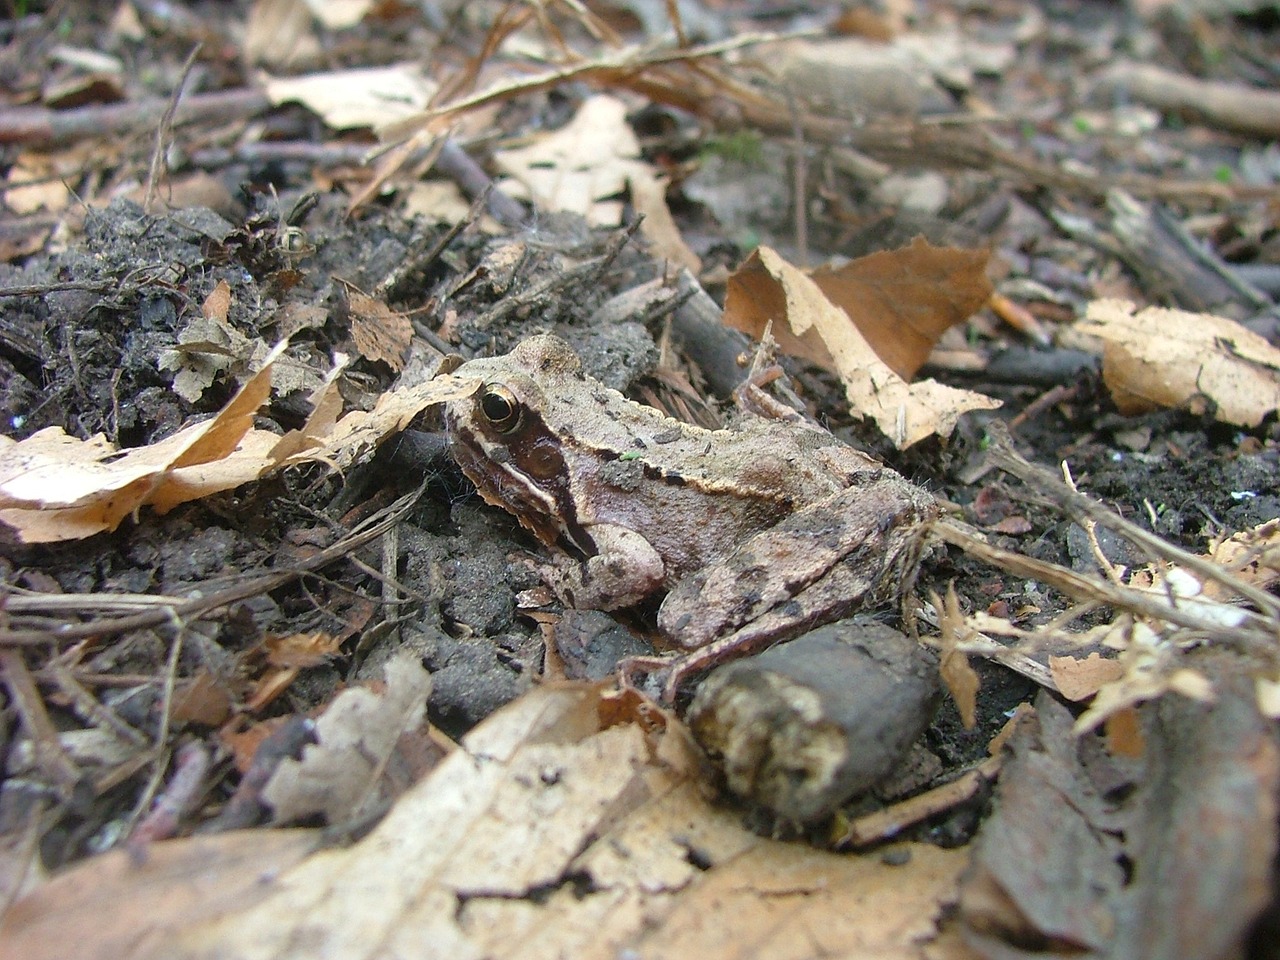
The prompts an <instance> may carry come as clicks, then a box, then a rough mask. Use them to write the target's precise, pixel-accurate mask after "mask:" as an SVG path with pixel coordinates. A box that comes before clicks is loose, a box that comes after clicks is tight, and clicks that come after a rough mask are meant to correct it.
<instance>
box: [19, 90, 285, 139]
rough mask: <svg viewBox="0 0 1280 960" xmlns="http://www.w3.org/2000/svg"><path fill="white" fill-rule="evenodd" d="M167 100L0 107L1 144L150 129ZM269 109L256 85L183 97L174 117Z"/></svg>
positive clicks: (240, 115) (214, 118)
mask: <svg viewBox="0 0 1280 960" xmlns="http://www.w3.org/2000/svg"><path fill="white" fill-rule="evenodd" d="M170 103H171V101H169V100H162V99H159V98H155V99H147V100H135V101H133V102H130V103H111V104H106V105H101V106H92V107H78V108H77V109H75V110H49V109H48V108H46V107H10V108H9V109H6V110H0V144H6V143H21V144H25V145H26V146H30V147H55V146H65V145H66V144H68V143H73V142H75V141H76V140H83V139H86V138H91V137H120V136H123V135H125V134H127V133H134V132H138V131H141V130H149V129H152V128H154V127H155V125H156V124H157V123H158V122H159V121H160V119H161V118H162V117H163V116H164V114H165V111H166V110H168V108H169V106H170ZM269 109H271V101H270V100H268V99H267V95H266V94H265V93H263V92H261V91H260V90H250V89H247V88H246V89H237V90H222V91H218V92H217V93H201V94H196V95H195V96H191V97H186V98H184V99H183V101H182V103H180V104H179V105H178V107H177V110H176V111H175V113H174V117H173V122H174V123H178V124H180V123H190V122H193V121H202V122H225V121H229V120H242V119H244V118H246V117H251V116H253V115H254V114H257V113H262V112H264V111H266V110H269Z"/></svg>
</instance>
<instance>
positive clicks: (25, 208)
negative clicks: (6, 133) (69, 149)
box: [3, 152, 73, 216]
mask: <svg viewBox="0 0 1280 960" xmlns="http://www.w3.org/2000/svg"><path fill="white" fill-rule="evenodd" d="M60 167H61V164H60V163H58V162H57V161H56V160H55V159H54V158H52V157H50V156H48V155H46V154H43V153H30V152H27V153H21V154H18V156H17V157H15V158H14V160H13V163H12V164H11V165H10V167H9V171H8V173H6V174H5V177H4V180H5V183H6V184H7V186H5V188H4V193H3V197H4V205H5V206H6V207H8V208H9V209H10V210H11V211H12V212H13V213H14V214H16V215H18V216H26V215H29V214H33V213H39V212H40V211H41V210H47V211H49V212H50V213H57V212H58V211H61V210H65V209H66V208H67V206H68V205H69V204H70V203H71V201H72V199H73V195H72V193H71V191H70V190H68V189H67V184H66V182H65V181H64V180H63V179H62V177H63V175H64V173H65V174H69V173H70V172H71V171H63V170H61V169H60Z"/></svg>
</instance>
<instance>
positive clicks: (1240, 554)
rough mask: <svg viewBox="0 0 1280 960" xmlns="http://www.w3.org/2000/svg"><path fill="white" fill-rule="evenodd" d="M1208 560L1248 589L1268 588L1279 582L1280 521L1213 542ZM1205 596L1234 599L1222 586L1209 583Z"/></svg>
mask: <svg viewBox="0 0 1280 960" xmlns="http://www.w3.org/2000/svg"><path fill="white" fill-rule="evenodd" d="M1208 558H1209V559H1210V560H1212V561H1213V562H1214V563H1217V564H1218V565H1219V566H1221V567H1224V568H1225V569H1227V570H1230V571H1231V573H1232V574H1233V575H1234V576H1236V577H1238V578H1239V579H1241V580H1243V581H1244V582H1245V583H1247V584H1250V585H1251V586H1254V587H1257V588H1258V589H1260V590H1266V589H1268V588H1270V587H1271V586H1272V585H1273V584H1274V583H1276V581H1277V580H1280V519H1277V520H1268V521H1267V522H1266V523H1261V524H1259V525H1258V526H1256V527H1253V528H1252V529H1249V530H1242V531H1240V532H1239V533H1233V534H1232V535H1231V536H1229V537H1227V538H1226V539H1223V540H1213V541H1211V542H1210V545H1209V553H1208ZM1205 593H1206V594H1208V595H1209V596H1211V597H1213V598H1214V599H1217V600H1235V599H1237V598H1236V597H1233V596H1229V595H1228V590H1227V588H1226V586H1225V585H1223V584H1220V583H1218V582H1217V581H1214V580H1210V581H1209V582H1208V583H1206V584H1205Z"/></svg>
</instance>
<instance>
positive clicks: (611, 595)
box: [547, 523, 666, 610]
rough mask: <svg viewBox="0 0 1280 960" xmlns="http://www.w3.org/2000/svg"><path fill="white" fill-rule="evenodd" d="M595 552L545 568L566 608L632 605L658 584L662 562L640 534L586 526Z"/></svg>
mask: <svg viewBox="0 0 1280 960" xmlns="http://www.w3.org/2000/svg"><path fill="white" fill-rule="evenodd" d="M586 532H587V534H588V535H589V536H590V537H591V540H592V543H594V544H595V548H596V553H595V554H594V555H593V556H590V557H587V558H586V559H585V560H581V561H577V560H565V561H563V562H561V563H559V564H557V565H556V566H555V567H554V568H552V569H551V570H550V571H548V577H547V579H548V582H549V585H550V586H551V588H552V589H553V590H554V591H555V593H556V596H558V597H559V598H560V599H561V600H563V601H564V602H565V604H566V605H568V606H570V607H575V608H578V609H584V610H618V609H621V608H623V607H630V606H634V605H635V604H637V603H639V602H640V601H641V600H643V599H644V598H645V597H648V596H649V595H651V594H652V593H654V592H655V591H657V590H659V589H660V588H661V587H662V583H663V577H664V575H665V573H666V565H665V564H664V563H663V560H662V557H661V556H660V555H659V554H658V551H657V550H655V549H654V548H653V545H652V544H651V543H649V541H648V540H646V539H645V538H644V537H643V536H641V535H640V534H638V533H636V532H635V531H634V530H628V529H627V528H626V527H619V526H615V525H613V524H608V523H601V524H596V525H594V526H591V527H588V528H587V531H586Z"/></svg>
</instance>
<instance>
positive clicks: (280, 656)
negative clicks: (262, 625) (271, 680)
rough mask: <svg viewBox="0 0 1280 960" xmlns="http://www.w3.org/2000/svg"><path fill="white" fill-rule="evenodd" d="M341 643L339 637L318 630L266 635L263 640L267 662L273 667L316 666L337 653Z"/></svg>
mask: <svg viewBox="0 0 1280 960" xmlns="http://www.w3.org/2000/svg"><path fill="white" fill-rule="evenodd" d="M341 645H342V641H341V639H339V638H338V637H335V636H333V635H332V634H328V633H324V632H323V631H320V630H317V631H315V632H314V633H291V634H289V635H288V636H285V637H275V636H273V637H267V638H266V639H265V640H264V641H263V646H264V647H265V648H266V650H267V663H269V664H271V665H272V666H273V667H317V666H319V665H320V664H322V663H324V662H326V661H327V660H329V659H330V658H331V657H333V656H334V655H335V654H337V653H338V648H339V647H340V646H341Z"/></svg>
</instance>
